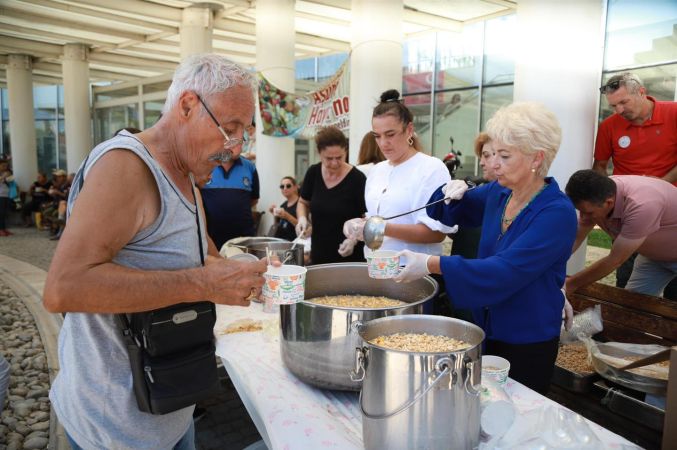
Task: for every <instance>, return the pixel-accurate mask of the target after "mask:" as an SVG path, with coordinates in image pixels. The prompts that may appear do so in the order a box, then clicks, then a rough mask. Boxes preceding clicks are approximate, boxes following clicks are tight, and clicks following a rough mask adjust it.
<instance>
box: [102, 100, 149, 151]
mask: <svg viewBox="0 0 677 450" xmlns="http://www.w3.org/2000/svg"><path fill="white" fill-rule="evenodd" d="M94 125H95V128H94V137H95V139H96V143H99V142H103V141H105V140H106V139H110V138H112V137H113V134H114V133H115V132H116V131H118V130H119V129H120V128H125V127H134V128H141V127H140V126H139V112H138V108H137V104H136V103H130V104H127V105H120V106H111V107H108V108H97V109H96V110H95V112H94Z"/></svg>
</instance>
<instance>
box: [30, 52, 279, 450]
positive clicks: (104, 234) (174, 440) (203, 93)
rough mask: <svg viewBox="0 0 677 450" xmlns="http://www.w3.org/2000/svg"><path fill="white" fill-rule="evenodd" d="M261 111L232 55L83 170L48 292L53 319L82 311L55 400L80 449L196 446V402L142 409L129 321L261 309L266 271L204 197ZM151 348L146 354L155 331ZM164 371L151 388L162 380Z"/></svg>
mask: <svg viewBox="0 0 677 450" xmlns="http://www.w3.org/2000/svg"><path fill="white" fill-rule="evenodd" d="M253 114H254V91H253V79H252V76H251V74H249V72H247V71H246V70H245V69H243V68H242V67H240V66H238V65H237V64H235V63H232V62H231V61H228V60H227V59H225V58H223V57H222V56H219V55H214V54H203V55H195V56H191V57H189V58H187V59H186V60H185V61H183V62H182V63H181V64H180V65H179V67H178V68H177V70H176V72H175V73H174V77H173V79H172V84H171V86H170V87H169V90H168V92H167V99H166V102H165V105H164V107H163V110H162V117H161V118H160V120H159V121H158V122H157V123H156V124H155V125H153V126H152V127H150V128H148V129H146V130H144V131H142V132H140V133H137V134H131V133H129V132H128V131H122V132H120V134H118V135H117V136H115V137H113V138H112V139H110V140H108V141H105V142H102V143H101V144H99V145H98V146H96V147H95V148H94V149H93V150H92V151H91V152H90V153H89V155H88V156H87V159H86V160H85V161H84V162H83V163H82V165H81V166H80V169H79V170H78V172H77V174H76V176H75V179H74V181H73V186H72V189H71V194H70V197H69V200H68V213H69V219H68V226H66V227H65V229H64V232H63V235H62V237H61V240H60V241H59V245H58V247H57V249H56V252H55V254H54V258H53V259H52V265H51V267H50V270H49V273H48V274H47V280H46V282H45V290H44V295H43V302H44V306H45V308H46V309H47V310H48V311H50V312H55V313H64V312H65V313H68V314H66V317H65V320H64V323H63V326H62V328H61V332H60V336H59V367H60V371H59V374H58V375H57V377H56V380H55V381H54V383H53V385H52V389H51V392H50V400H51V401H52V406H53V408H54V410H55V412H56V414H57V416H58V418H59V422H60V423H61V424H62V425H63V426H64V428H65V430H66V433H67V438H68V440H69V443H70V445H71V447H72V448H74V449H80V448H162V449H180V450H191V449H195V442H194V441H195V440H194V431H195V429H194V425H193V410H194V405H188V406H186V407H181V409H176V410H173V411H171V412H167V413H165V414H149V413H147V412H143V411H146V409H144V408H143V407H142V406H141V404H140V403H137V402H138V397H137V396H135V391H138V389H136V387H137V381H139V378H140V377H138V376H133V374H132V373H133V371H134V372H135V374H138V373H139V370H138V369H139V367H138V366H134V367H135V368H136V370H133V368H132V364H131V362H130V358H129V357H128V354H127V350H128V348H130V347H133V346H129V347H128V344H129V342H128V341H129V340H130V339H128V340H125V336H129V334H128V333H124V335H123V332H122V331H121V329H120V328H121V327H120V326H118V324H117V323H116V318H117V319H120V317H121V316H122V315H123V314H124V315H127V314H133V313H139V312H146V311H151V310H157V309H160V308H165V307H168V306H171V305H176V304H179V303H191V304H194V303H197V302H204V301H205V300H207V301H211V302H213V303H218V304H229V305H242V306H248V305H249V302H250V298H251V297H252V294H253V295H257V294H258V292H260V289H261V286H262V285H263V281H264V280H263V277H262V273H263V272H265V271H266V261H264V260H261V261H257V262H241V261H240V262H238V261H228V260H225V259H223V258H221V257H220V256H219V254H218V252H217V251H216V248H215V247H214V245H213V243H211V241H210V240H209V238H208V237H207V235H206V233H205V228H204V214H203V212H202V207H201V203H202V202H201V199H200V193H199V191H198V190H197V189H196V187H195V180H203V179H205V178H206V177H207V176H208V175H209V173H210V172H211V171H212V170H213V169H214V167H216V166H217V165H219V164H223V163H225V162H228V161H230V160H231V158H232V156H233V155H236V154H237V153H238V151H239V148H240V146H241V144H242V135H243V133H244V128H245V126H247V125H248V124H249V123H250V122H251V118H252V115H253ZM201 304H202V305H204V303H201ZM193 312H194V310H193ZM182 314H183V313H182ZM176 316H179V314H178V313H177V314H176V315H175V317H176ZM136 317H138V316H136ZM178 318H179V319H180V321H179V322H176V323H182V324H183V323H184V322H185V323H188V322H189V320H193V319H188V316H185V315H184V316H180V317H178ZM158 323H160V322H158ZM128 331H129V330H125V332H128ZM149 339H158V338H157V337H153V336H152V335H151V336H150V338H149ZM142 341H143V342H144V347H143V348H146V346H145V343H146V334H143V340H142ZM137 342H141V341H139V340H137ZM136 346H137V347H138V348H141V344H140V343H137V344H136ZM134 348H135V347H134ZM137 351H140V350H137ZM130 354H131V350H130ZM191 354H192V350H191ZM179 356H180V355H179ZM210 356H211V355H209V354H207V355H206V356H205V358H206V359H205V360H206V361H207V362H208V363H209V357H210ZM164 357H165V355H163V358H164ZM144 358H145V356H144ZM173 358H174V360H176V358H177V356H173ZM212 359H213V362H214V367H213V369H214V373H215V372H216V360H215V358H213V357H212ZM147 361H148V360H147V359H144V363H147V364H151V363H152V362H151V363H148V362H147ZM185 362H186V361H185V360H184V361H183V362H182V364H185ZM191 367H192V366H191ZM145 369H150V367H149V366H145V367H144V370H145ZM202 369H203V372H207V370H204V369H205V366H203V367H202ZM161 374H162V372H161ZM151 375H152V374H151V371H150V370H146V377H145V378H147V379H148V380H149V382H150V383H155V382H156V381H155V380H159V379H160V378H158V376H157V372H156V373H155V377H152V376H151ZM198 375H200V374H195V376H194V377H193V378H195V377H197V376H198ZM141 378H142V379H141V381H143V380H145V378H143V376H142V377H141ZM133 380H134V381H133ZM133 386H134V388H133ZM141 386H144V385H141ZM145 386H147V385H145ZM164 386H169V384H166V383H165V384H164ZM171 386H172V388H171V389H167V391H166V395H167V396H171V395H175V396H176V394H177V392H176V389H181V386H177V385H176V384H173V385H171ZM190 398H191V399H192V398H193V396H190Z"/></svg>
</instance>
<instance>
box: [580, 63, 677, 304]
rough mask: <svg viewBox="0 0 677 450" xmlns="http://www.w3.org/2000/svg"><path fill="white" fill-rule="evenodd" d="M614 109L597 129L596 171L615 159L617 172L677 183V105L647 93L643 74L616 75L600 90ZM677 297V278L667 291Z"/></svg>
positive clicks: (624, 275) (624, 270) (620, 278)
mask: <svg viewBox="0 0 677 450" xmlns="http://www.w3.org/2000/svg"><path fill="white" fill-rule="evenodd" d="M600 92H601V93H603V94H605V95H606V99H607V102H608V104H609V106H610V107H611V108H612V109H613V110H614V112H615V114H612V115H611V116H610V117H608V118H607V119H606V120H604V121H603V122H602V123H601V124H600V125H599V129H598V131H597V141H596V142H595V162H594V163H593V166H592V168H593V170H595V171H597V172H599V173H601V174H603V175H606V173H607V166H608V164H609V160H610V159H611V160H612V161H613V166H614V168H613V174H614V175H646V176H652V177H657V178H662V179H664V180H666V181H668V182H670V183H672V184H673V185H674V186H677V103H675V102H661V101H656V99H654V98H653V97H650V96H648V95H646V88H645V87H644V86H643V85H642V81H641V80H640V79H639V77H638V76H637V75H634V74H632V73H629V72H625V73H622V74H619V75H614V76H613V77H611V78H609V81H607V83H606V84H605V85H604V86H602V87H601V88H600ZM635 256H636V255H632V256H631V258H630V259H629V260H628V261H627V262H626V263H625V264H623V265H621V267H619V269H618V270H617V271H616V286H618V287H625V284H626V283H627V281H628V279H629V278H630V274H631V273H632V265H633V262H634V258H635ZM665 296H666V297H668V298H673V299H676V300H677V282H673V283H671V284H670V285H669V286H668V287H667V288H666V290H665Z"/></svg>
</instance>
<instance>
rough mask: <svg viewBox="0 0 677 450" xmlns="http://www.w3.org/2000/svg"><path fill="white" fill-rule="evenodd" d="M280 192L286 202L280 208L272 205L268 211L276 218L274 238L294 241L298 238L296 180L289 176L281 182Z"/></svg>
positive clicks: (297, 190)
mask: <svg viewBox="0 0 677 450" xmlns="http://www.w3.org/2000/svg"><path fill="white" fill-rule="evenodd" d="M280 191H281V192H282V195H283V196H284V198H285V201H284V202H282V204H281V205H280V206H279V207H278V206H277V205H270V208H268V211H269V212H270V213H271V214H272V215H273V217H275V225H276V228H275V234H274V237H278V238H282V239H286V240H288V241H293V240H294V238H296V231H295V229H294V228H295V227H296V205H298V200H299V185H298V184H296V178H294V177H291V176H288V177H284V178H282V180H281V181H280Z"/></svg>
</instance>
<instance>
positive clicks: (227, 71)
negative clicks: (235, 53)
mask: <svg viewBox="0 0 677 450" xmlns="http://www.w3.org/2000/svg"><path fill="white" fill-rule="evenodd" d="M233 86H247V87H249V88H251V89H252V95H253V93H254V78H253V77H252V75H251V74H250V73H249V72H248V71H247V70H246V69H244V68H243V67H242V66H240V65H239V64H236V63H234V62H233V61H231V60H229V59H228V58H225V57H223V56H221V55H217V54H214V53H202V54H198V55H191V56H189V57H187V58H185V59H184V60H183V61H181V64H179V67H177V68H176V71H175V72H174V77H173V78H172V84H171V85H170V86H169V90H167V99H166V100H165V104H164V106H163V107H162V114H166V113H167V112H168V111H169V110H170V109H171V108H172V107H174V105H176V104H177V103H178V101H179V98H180V97H181V94H182V93H184V92H186V91H193V92H195V93H197V94H198V95H199V96H200V97H202V98H203V99H205V98H207V97H209V96H210V95H213V94H217V93H220V92H224V91H226V90H227V89H229V88H231V87H233Z"/></svg>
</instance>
